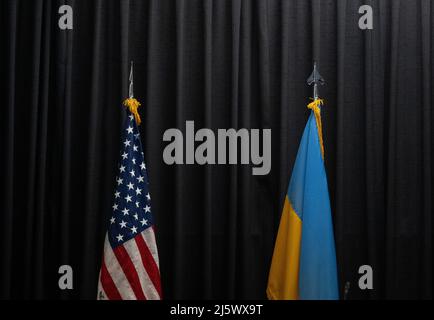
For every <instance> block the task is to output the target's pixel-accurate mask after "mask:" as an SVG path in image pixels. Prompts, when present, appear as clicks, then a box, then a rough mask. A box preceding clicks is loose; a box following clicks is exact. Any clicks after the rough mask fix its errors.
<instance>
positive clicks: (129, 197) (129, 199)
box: [125, 195, 131, 203]
mask: <svg viewBox="0 0 434 320" xmlns="http://www.w3.org/2000/svg"><path fill="white" fill-rule="evenodd" d="M125 200H127V203H128V202H131V196H130V195H127V196H126V197H125Z"/></svg>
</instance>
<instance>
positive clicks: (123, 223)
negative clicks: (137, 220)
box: [119, 220, 127, 229]
mask: <svg viewBox="0 0 434 320" xmlns="http://www.w3.org/2000/svg"><path fill="white" fill-rule="evenodd" d="M119 225H120V226H121V229H123V228H126V227H127V223H126V222H125V221H124V220H122V222H121V223H119Z"/></svg>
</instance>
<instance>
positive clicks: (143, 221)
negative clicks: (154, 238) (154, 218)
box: [140, 219, 148, 226]
mask: <svg viewBox="0 0 434 320" xmlns="http://www.w3.org/2000/svg"><path fill="white" fill-rule="evenodd" d="M140 222H141V223H142V226H144V225H148V220H145V219H142V221H140Z"/></svg>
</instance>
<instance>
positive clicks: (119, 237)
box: [116, 235, 124, 242]
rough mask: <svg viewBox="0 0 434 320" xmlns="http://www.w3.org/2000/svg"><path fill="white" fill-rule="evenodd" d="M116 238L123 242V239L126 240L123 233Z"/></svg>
mask: <svg viewBox="0 0 434 320" xmlns="http://www.w3.org/2000/svg"><path fill="white" fill-rule="evenodd" d="M116 239H118V242H121V241H122V240H124V236H122V235H118V236H117V237H116Z"/></svg>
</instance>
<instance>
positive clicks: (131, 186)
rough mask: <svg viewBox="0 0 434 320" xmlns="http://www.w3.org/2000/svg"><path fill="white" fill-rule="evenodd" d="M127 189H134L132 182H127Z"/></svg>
mask: <svg viewBox="0 0 434 320" xmlns="http://www.w3.org/2000/svg"><path fill="white" fill-rule="evenodd" d="M127 187H128V190H131V189H134V184H132V183H131V182H130V183H128V186H127Z"/></svg>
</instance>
